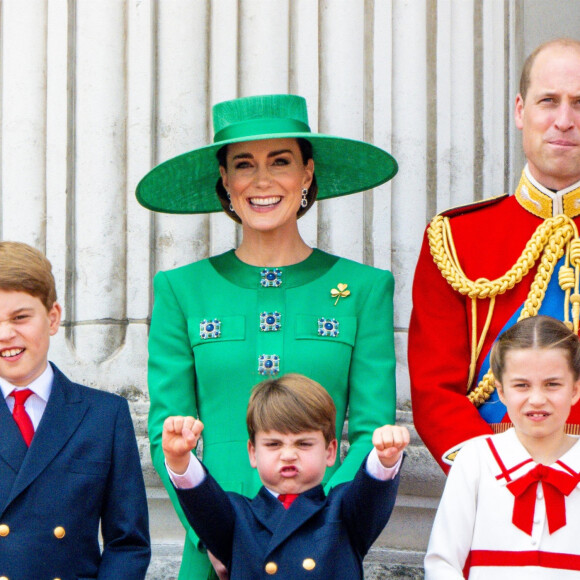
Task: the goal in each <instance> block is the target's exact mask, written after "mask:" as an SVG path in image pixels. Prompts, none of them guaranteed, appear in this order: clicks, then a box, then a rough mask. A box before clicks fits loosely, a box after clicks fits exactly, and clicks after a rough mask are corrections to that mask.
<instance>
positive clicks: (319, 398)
mask: <svg viewBox="0 0 580 580" xmlns="http://www.w3.org/2000/svg"><path fill="white" fill-rule="evenodd" d="M246 424H247V427H248V435H249V436H250V441H251V442H252V444H254V443H255V437H256V433H257V432H258V431H278V432H280V433H301V432H303V431H322V434H323V435H324V440H325V442H326V444H327V445H328V444H330V442H331V441H332V440H333V439H335V438H336V407H335V406H334V402H333V400H332V397H331V396H330V395H329V394H328V393H327V392H326V390H325V389H324V387H322V386H321V385H319V384H318V383H317V382H316V381H313V380H312V379H309V378H308V377H305V376H304V375H300V374H297V373H290V374H287V375H284V376H282V377H280V378H277V379H269V380H266V381H262V382H261V383H258V384H257V385H256V386H254V388H253V389H252V395H251V396H250V402H249V404H248V411H247V414H246Z"/></svg>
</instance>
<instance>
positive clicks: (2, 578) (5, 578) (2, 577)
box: [0, 576, 8, 580]
mask: <svg viewBox="0 0 580 580" xmlns="http://www.w3.org/2000/svg"><path fill="white" fill-rule="evenodd" d="M0 580H8V576H0Z"/></svg>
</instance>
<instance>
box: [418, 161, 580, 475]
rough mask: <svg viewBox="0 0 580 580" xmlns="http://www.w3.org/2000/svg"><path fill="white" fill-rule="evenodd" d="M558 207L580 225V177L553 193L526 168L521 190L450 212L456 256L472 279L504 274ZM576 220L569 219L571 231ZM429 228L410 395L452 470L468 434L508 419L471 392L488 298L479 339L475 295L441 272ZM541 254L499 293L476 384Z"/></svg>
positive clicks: (427, 439) (578, 428)
mask: <svg viewBox="0 0 580 580" xmlns="http://www.w3.org/2000/svg"><path fill="white" fill-rule="evenodd" d="M559 214H565V215H567V216H568V217H569V218H572V220H573V222H574V223H575V224H576V226H580V217H579V216H580V183H576V184H574V185H573V186H572V187H569V188H566V189H565V190H562V191H560V192H557V193H556V194H554V193H553V192H550V191H549V190H547V189H545V188H543V187H542V186H541V185H540V184H539V183H537V182H536V181H535V180H534V179H533V178H532V177H531V176H530V174H529V172H528V171H527V168H526V170H524V173H523V174H522V180H521V181H520V185H519V186H518V189H517V191H516V194H515V195H512V196H501V197H498V198H494V199H490V200H485V201H483V202H480V203H475V204H472V205H470V206H466V207H462V208H457V209H454V210H450V211H449V212H446V213H445V214H444V215H446V216H447V217H448V218H449V225H450V230H451V235H452V240H453V242H454V247H455V250H456V254H457V263H458V264H459V266H460V268H461V269H462V270H463V272H464V274H465V276H466V277H467V278H468V279H470V280H473V281H476V280H478V279H481V278H486V279H488V280H495V279H497V278H500V277H501V276H503V275H504V274H505V273H506V272H507V271H508V270H510V269H511V268H512V266H514V264H516V262H517V261H518V258H519V257H520V256H521V254H522V252H523V250H524V248H525V247H526V244H527V243H528V241H529V240H530V238H532V236H533V234H534V232H535V231H536V229H537V228H538V226H539V225H541V224H542V223H545V222H544V220H545V219H546V218H549V217H552V216H553V215H554V216H555V215H559ZM572 220H569V221H568V226H567V227H568V230H570V223H571V221H572ZM428 230H429V228H428V229H427V232H428ZM427 232H426V235H425V239H424V241H423V247H422V249H421V254H420V256H419V261H418V264H417V269H416V272H415V279H414V283H413V312H412V315H411V323H410V327H409V372H410V376H411V398H412V403H413V419H414V423H415V426H416V428H417V431H418V432H419V435H420V436H421V438H422V439H423V441H424V443H425V445H426V446H427V448H428V449H429V451H430V452H431V454H432V455H433V456H434V457H435V459H436V460H437V461H438V463H439V464H440V465H441V467H442V468H443V469H444V471H446V472H447V471H448V470H449V466H450V465H451V463H452V461H453V458H454V456H455V452H456V451H457V450H458V449H459V448H460V447H461V445H462V444H463V443H464V442H465V441H466V440H468V439H471V438H472V437H476V436H478V435H484V434H491V433H492V432H494V431H495V432H499V431H502V430H503V428H504V427H507V426H509V423H507V424H504V425H501V426H500V425H497V424H492V425H490V423H488V422H487V421H486V420H485V419H484V418H483V417H482V415H481V414H480V411H479V410H478V408H477V407H476V406H475V405H474V404H473V403H472V402H471V401H470V400H469V399H468V398H467V396H466V395H467V393H468V382H469V367H470V360H471V347H472V343H473V342H475V343H477V341H478V340H479V337H480V336H481V333H482V330H483V328H484V326H485V322H486V316H487V314H488V311H489V308H490V299H489V298H484V299H478V300H477V318H476V338H475V340H474V338H473V337H472V320H473V318H472V300H471V298H470V297H469V296H466V295H463V294H461V293H460V292H459V291H457V290H455V289H454V288H453V287H452V286H451V285H450V283H449V282H448V281H447V280H446V278H445V277H444V276H443V274H442V272H441V271H440V269H439V268H438V266H437V265H436V263H435V262H434V259H433V256H432V254H431V251H430V246H429V241H428V238H427ZM575 237H577V232H576V233H575ZM448 253H450V252H448ZM539 260H540V258H538V260H537V261H536V263H535V265H533V267H532V268H531V270H530V271H529V272H528V273H527V274H526V275H525V276H523V278H522V279H521V281H519V282H517V283H515V285H514V286H513V287H512V288H508V289H507V290H506V291H505V292H504V293H502V294H498V295H497V296H496V299H495V305H494V307H493V314H492V317H491V320H490V323H489V329H488V331H487V333H486V335H485V338H484V341H483V344H482V348H481V352H480V353H479V355H478V356H477V357H475V360H476V365H475V378H474V379H473V381H472V384H471V386H470V390H472V389H473V388H474V387H475V386H477V382H478V374H479V373H480V370H481V367H482V364H484V359H485V357H486V355H487V354H488V353H489V351H490V349H491V346H492V344H493V342H494V341H495V339H496V338H497V337H498V336H499V334H501V332H502V330H503V329H504V327H505V326H506V324H507V325H508V326H510V325H511V324H512V323H513V322H515V319H514V320H511V321H510V319H512V318H513V317H514V313H516V315H517V311H518V309H519V308H520V307H521V305H522V304H523V303H524V301H525V300H526V298H527V297H528V293H529V292H530V287H531V286H532V282H533V281H534V276H535V275H536V272H537V266H538V264H539ZM558 268H559V265H558V266H556V268H555V271H554V276H553V281H552V282H553V284H554V283H555V284H556V286H557V278H558V277H557V270H558ZM557 292H559V293H560V294H561V296H562V301H563V296H564V292H563V291H562V290H560V289H559V288H558V289H557ZM572 292H573V291H572ZM551 296H552V295H546V300H545V304H543V307H550V306H554V305H553V304H552V305H551V304H550V303H549V301H550V300H552V298H551ZM558 309H559V310H557V314H553V313H552V312H546V313H547V314H551V315H554V316H558V317H559V318H560V319H561V320H563V319H564V307H562V308H559V307H558ZM552 310H554V308H552ZM536 313H537V312H536ZM540 313H543V312H542V311H540ZM516 319H517V316H516ZM484 370H485V369H484ZM506 419H507V418H503V419H501V421H504V422H505V421H506ZM569 423H570V424H572V425H574V427H572V428H571V429H570V432H572V433H580V404H579V405H576V406H575V407H574V408H573V409H572V413H571V414H570V418H569Z"/></svg>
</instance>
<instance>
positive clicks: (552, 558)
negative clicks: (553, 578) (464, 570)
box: [469, 550, 580, 570]
mask: <svg viewBox="0 0 580 580" xmlns="http://www.w3.org/2000/svg"><path fill="white" fill-rule="evenodd" d="M469 564H470V567H471V568H473V567H474V566H539V567H540V568H555V569H558V570H580V555H577V554H559V553H557V552H540V551H535V552H531V551H530V552H502V551H499V550H471V552H470V554H469Z"/></svg>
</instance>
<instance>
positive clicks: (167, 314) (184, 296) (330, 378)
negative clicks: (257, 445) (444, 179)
mask: <svg viewBox="0 0 580 580" xmlns="http://www.w3.org/2000/svg"><path fill="white" fill-rule="evenodd" d="M339 285H341V286H340V287H339ZM343 285H347V286H346V287H344V286H343ZM393 286H394V281H393V276H392V274H391V273H390V272H388V271H385V270H379V269H377V268H372V267H370V266H366V265H363V264H359V263H357V262H353V261H351V260H346V259H344V258H338V257H336V256H332V255H330V254H327V253H324V252H322V251H320V250H316V249H315V250H313V252H312V254H311V255H310V256H309V257H308V258H307V259H306V260H304V261H303V262H300V263H299V264H295V265H292V266H284V267H281V268H279V269H277V268H260V267H256V266H250V265H248V264H245V263H243V262H241V261H240V260H239V259H238V258H237V257H236V255H235V253H234V251H233V250H231V251H229V252H226V253H224V254H221V255H219V256H215V257H213V258H209V259H207V260H201V261H199V262H195V263H193V264H190V265H188V266H184V267H182V268H177V269H175V270H171V271H167V272H159V273H158V274H157V275H156V277H155V281H154V288H155V302H154V308H153V316H152V320H151V331H150V336H149V377H148V383H149V395H150V398H151V408H150V412H149V438H150V441H151V453H152V458H153V464H154V466H155V468H156V469H157V471H158V473H159V474H160V476H161V479H162V480H163V483H164V485H165V487H166V488H167V489H168V491H169V494H170V497H171V500H172V502H173V505H174V507H175V509H176V511H177V513H178V515H179V517H180V519H181V521H182V523H183V525H184V526H185V528H186V530H187V537H186V542H185V548H184V555H183V561H182V566H181V571H180V576H179V578H180V579H187V580H192V579H197V578H200V579H201V578H206V577H207V570H208V568H207V558H205V564H203V563H202V562H204V560H202V559H200V557H199V556H198V554H197V553H196V552H197V550H196V547H195V545H196V544H197V537H196V535H195V533H194V532H193V530H191V528H190V527H189V525H188V524H187V521H186V519H185V517H184V515H183V513H182V511H181V508H180V506H179V503H178V501H177V498H176V496H175V494H174V492H173V488H172V486H171V483H170V482H169V478H168V476H167V471H166V469H165V465H164V458H163V451H162V449H161V432H162V428H163V422H164V420H165V418H166V417H168V416H170V415H198V416H199V418H200V419H201V420H202V421H203V423H204V425H205V428H204V432H203V443H204V446H203V461H204V463H205V464H206V465H207V466H208V468H209V470H210V472H211V473H212V474H213V475H214V477H215V478H216V479H217V480H218V481H219V483H220V484H221V485H222V487H224V489H226V490H229V491H237V492H239V493H243V494H245V495H248V496H250V497H253V496H254V495H255V494H256V493H257V491H258V489H259V487H260V480H259V478H258V474H257V472H256V471H255V470H254V469H252V468H251V467H250V464H249V461H248V455H247V440H248V434H247V431H246V424H245V415H246V407H247V403H248V399H249V394H250V391H251V388H252V386H253V385H255V384H256V383H257V382H259V381H260V380H263V379H265V378H271V377H273V376H279V375H281V374H286V373H289V372H298V373H302V374H304V375H307V376H308V377H310V378H312V379H314V380H315V381H318V382H319V383H320V384H322V385H323V386H324V387H325V388H326V389H327V390H328V392H329V393H330V395H331V396H332V398H333V400H334V402H335V404H336V408H337V433H336V436H337V438H338V440H339V441H340V438H341V432H342V427H343V423H344V419H345V416H346V412H347V407H349V429H348V439H349V443H350V448H349V451H348V455H347V457H346V459H345V460H344V462H343V463H342V464H340V461H337V462H336V464H335V466H334V467H332V468H328V469H327V471H326V477H325V483H326V484H327V487H330V486H332V485H336V484H338V483H340V482H343V481H348V480H350V479H352V478H353V477H354V475H355V473H356V471H357V470H358V468H359V467H360V464H361V462H362V460H363V458H364V456H365V455H366V454H367V453H368V451H369V450H370V448H371V436H372V433H373V431H374V429H375V428H376V427H379V426H381V425H384V424H387V423H394V420H395V353H394V338H393ZM347 294H348V295H347ZM273 373H277V374H273Z"/></svg>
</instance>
